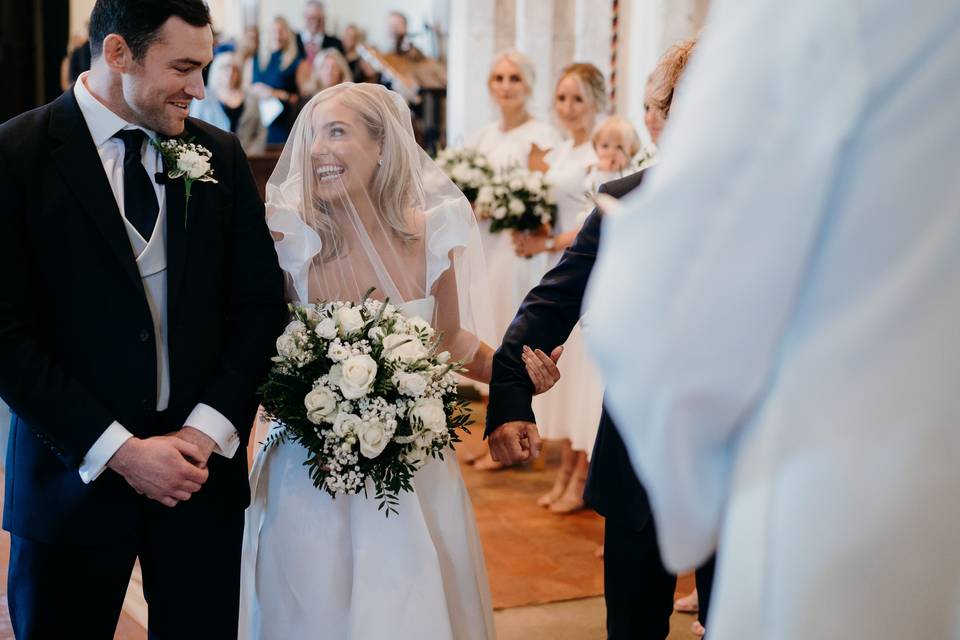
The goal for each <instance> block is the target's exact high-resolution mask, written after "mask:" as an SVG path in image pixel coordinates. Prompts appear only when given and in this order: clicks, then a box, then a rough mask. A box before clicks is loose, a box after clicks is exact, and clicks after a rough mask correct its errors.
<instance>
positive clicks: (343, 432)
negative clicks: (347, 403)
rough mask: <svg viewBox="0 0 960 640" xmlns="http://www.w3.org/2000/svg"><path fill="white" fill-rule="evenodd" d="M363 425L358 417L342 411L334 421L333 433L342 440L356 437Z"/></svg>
mask: <svg viewBox="0 0 960 640" xmlns="http://www.w3.org/2000/svg"><path fill="white" fill-rule="evenodd" d="M362 424H363V422H362V421H361V420H360V418H359V417H358V416H355V415H354V414H352V413H347V412H346V411H341V412H340V413H338V414H337V417H336V418H335V419H334V420H333V432H334V433H335V434H337V436H338V437H340V438H346V437H348V436H351V435H356V434H357V432H358V431H359V430H360V425H362Z"/></svg>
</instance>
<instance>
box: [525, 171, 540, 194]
mask: <svg viewBox="0 0 960 640" xmlns="http://www.w3.org/2000/svg"><path fill="white" fill-rule="evenodd" d="M526 187H527V191H529V192H531V193H539V192H540V190H541V189H543V182H542V181H541V180H540V176H538V175H537V174H532V175H531V176H530V177H529V178H527V184H526Z"/></svg>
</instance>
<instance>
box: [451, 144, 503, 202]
mask: <svg viewBox="0 0 960 640" xmlns="http://www.w3.org/2000/svg"><path fill="white" fill-rule="evenodd" d="M437 166H438V167H440V169H441V170H442V171H443V172H444V173H445V174H447V176H448V177H449V178H450V180H451V181H452V182H453V183H454V184H455V185H457V188H458V189H460V191H462V192H463V195H464V196H466V198H467V200H469V201H470V202H473V201H475V200H476V199H477V194H478V193H479V192H480V188H481V187H483V185H485V184H487V183H488V182H489V181H490V178H492V177H493V169H491V168H490V163H489V162H487V158H486V157H485V156H484V155H483V154H482V153H479V152H477V151H474V150H473V149H469V148H463V149H444V150H442V151H441V152H440V153H438V154H437Z"/></svg>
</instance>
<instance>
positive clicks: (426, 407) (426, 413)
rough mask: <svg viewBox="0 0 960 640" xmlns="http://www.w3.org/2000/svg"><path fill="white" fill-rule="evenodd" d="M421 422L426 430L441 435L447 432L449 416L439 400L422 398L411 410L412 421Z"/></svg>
mask: <svg viewBox="0 0 960 640" xmlns="http://www.w3.org/2000/svg"><path fill="white" fill-rule="evenodd" d="M417 420H419V421H420V424H421V425H422V426H423V428H424V429H428V430H430V431H432V432H433V433H434V434H437V435H440V434H445V433H446V432H447V415H446V414H445V413H444V412H443V402H442V401H441V400H440V399H439V398H421V399H420V400H417V402H416V404H414V405H413V408H412V409H410V421H411V422H416V421H417Z"/></svg>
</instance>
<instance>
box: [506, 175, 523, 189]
mask: <svg viewBox="0 0 960 640" xmlns="http://www.w3.org/2000/svg"><path fill="white" fill-rule="evenodd" d="M507 186H508V187H510V191H520V189H523V180H521V179H520V178H511V179H510V182H508V183H507Z"/></svg>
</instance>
